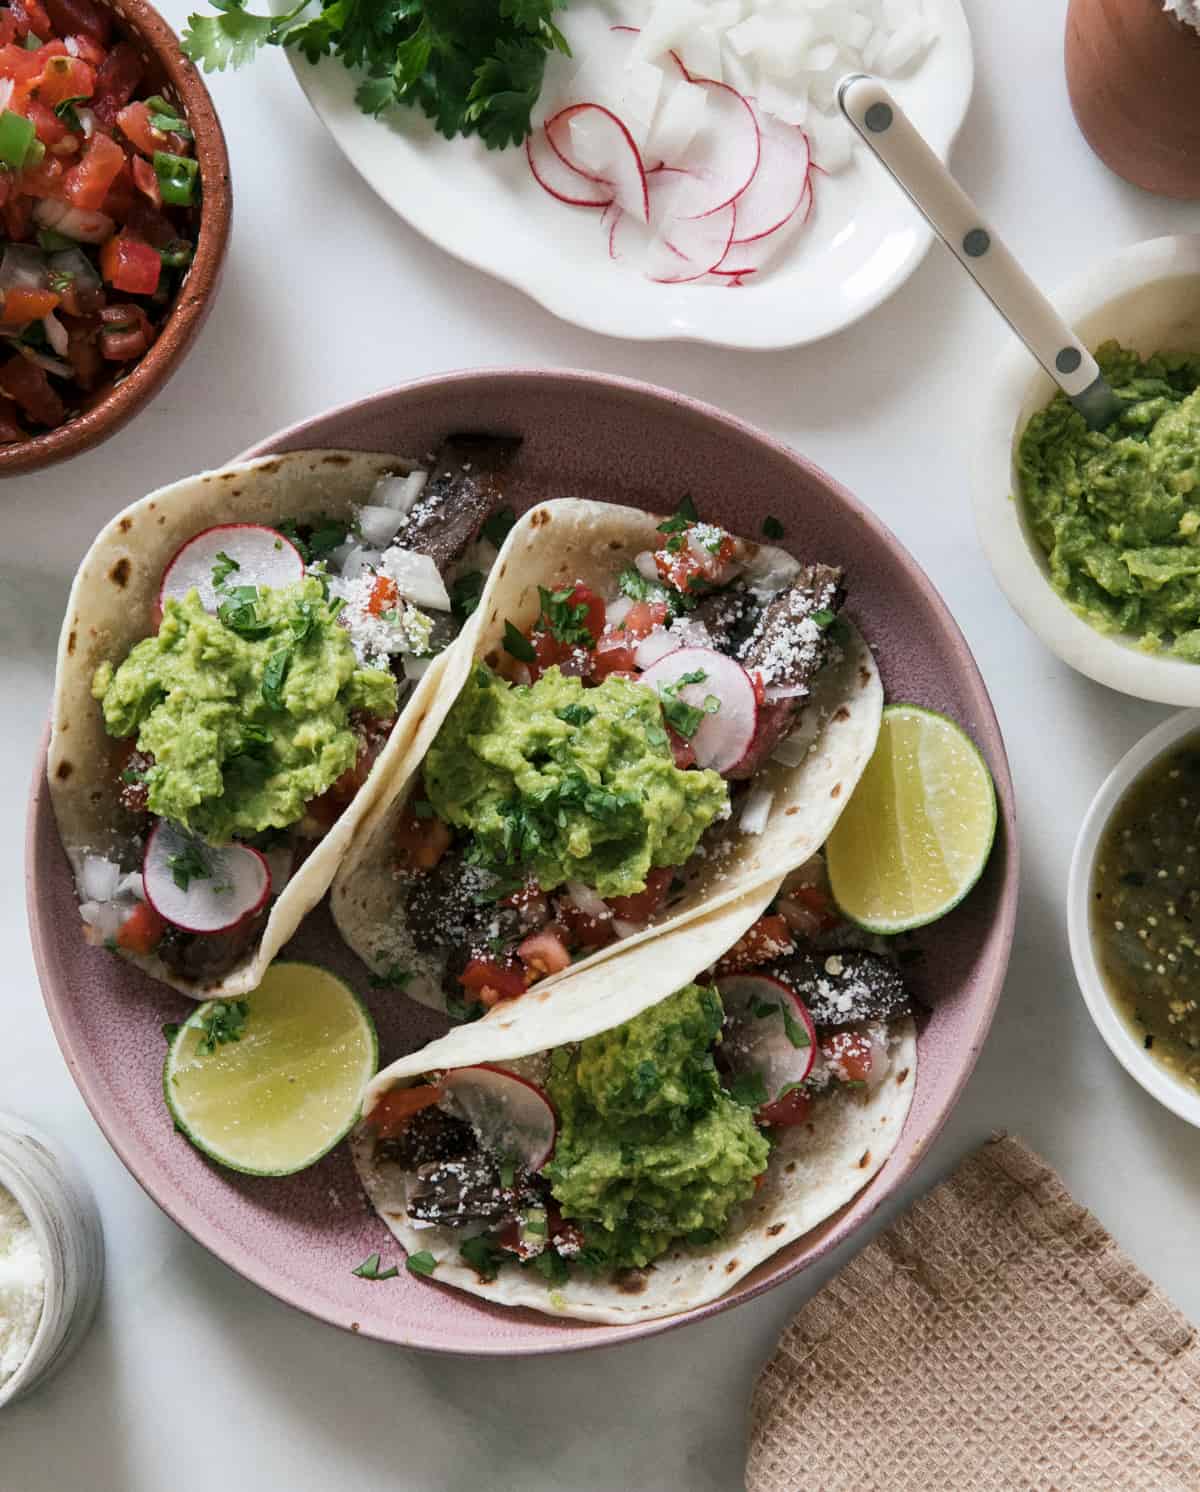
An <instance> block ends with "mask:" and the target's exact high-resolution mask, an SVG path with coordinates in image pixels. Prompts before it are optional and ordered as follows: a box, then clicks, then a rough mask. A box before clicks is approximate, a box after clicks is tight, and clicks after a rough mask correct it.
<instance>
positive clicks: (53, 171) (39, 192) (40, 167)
mask: <svg viewBox="0 0 1200 1492" xmlns="http://www.w3.org/2000/svg"><path fill="white" fill-rule="evenodd" d="M16 180H17V182H18V183H19V189H20V191H22V192H23V193H24V194H25V195H26V196H27V197H48V198H50V199H52V200H53V201H58V202H61V201H62V200H63V198H64V194H65V192H66V187H67V168H66V166H65V165H64V164H63V162H62V161H60V160H58V159H57V158H56V157H55V156H52V155H47V156H44V157H43V158H42V160H41V161H39V162H38V164H37V165H36V166H35V167H34V168H33V169H32V170H29V169H28V168H27V169H26V170H24V171H22V172H21V174H20V176H19V177H17V178H16Z"/></svg>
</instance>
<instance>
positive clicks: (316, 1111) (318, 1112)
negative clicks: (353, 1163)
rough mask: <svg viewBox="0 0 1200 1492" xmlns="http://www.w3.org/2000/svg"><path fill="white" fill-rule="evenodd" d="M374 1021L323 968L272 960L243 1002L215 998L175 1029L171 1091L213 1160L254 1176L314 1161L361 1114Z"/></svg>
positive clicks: (176, 1110) (192, 1135)
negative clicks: (264, 974)
mask: <svg viewBox="0 0 1200 1492" xmlns="http://www.w3.org/2000/svg"><path fill="white" fill-rule="evenodd" d="M378 1061H379V1044H378V1042H377V1041H376V1038H375V1027H374V1024H373V1023H372V1021H371V1017H370V1016H369V1015H368V1014H367V1011H366V1008H365V1007H364V1006H363V1004H362V1002H361V1001H360V1000H359V998H358V996H357V995H356V994H355V993H354V991H353V990H352V989H351V988H350V987H349V986H348V985H346V984H344V983H343V982H342V981H341V980H340V979H337V978H335V977H334V975H332V974H330V973H329V971H328V970H327V969H322V968H319V967H318V966H317V965H316V964H299V963H278V964H272V965H271V967H270V968H269V969H268V970H267V973H266V977H265V978H264V979H263V982H262V983H261V984H260V985H259V986H258V988H257V989H256V990H252V991H251V992H250V993H249V994H248V995H245V996H243V997H242V999H240V1000H208V1001H206V1002H205V1003H204V1004H203V1005H199V1006H197V1007H196V1010H195V1012H194V1013H193V1014H192V1015H191V1016H190V1017H189V1019H188V1020H187V1021H186V1022H185V1023H184V1024H183V1025H182V1026H180V1028H179V1030H178V1031H177V1032H176V1033H175V1035H174V1037H173V1039H172V1041H171V1045H170V1048H169V1050H168V1052H167V1061H166V1065H165V1067H164V1069H163V1092H164V1094H165V1095H166V1100H167V1107H168V1108H169V1109H170V1110H171V1113H172V1115H173V1116H174V1118H175V1122H176V1124H177V1125H178V1126H179V1128H180V1129H181V1130H183V1132H184V1134H186V1135H187V1137H188V1139H189V1140H191V1142H192V1144H193V1145H195V1146H196V1147H197V1148H198V1149H200V1150H203V1151H204V1153H205V1154H206V1155H208V1156H211V1157H212V1159H213V1160H215V1161H219V1162H220V1163H221V1165H223V1166H229V1167H230V1168H231V1169H232V1170H235V1171H246V1172H248V1173H249V1174H250V1175H252V1176H288V1175H291V1173H292V1172H293V1171H302V1170H303V1169H304V1167H305V1166H311V1165H312V1164H313V1162H314V1161H317V1160H320V1158H321V1157H322V1156H323V1155H324V1154H325V1153H326V1152H327V1151H329V1150H331V1149H332V1148H333V1146H334V1145H336V1144H337V1142H338V1141H339V1140H340V1139H342V1138H343V1136H345V1135H346V1134H347V1133H348V1132H349V1130H350V1129H351V1128H353V1126H354V1124H355V1122H356V1121H357V1119H358V1116H359V1108H360V1101H361V1099H362V1092H363V1089H364V1087H365V1086H366V1085H367V1083H368V1082H369V1081H370V1080H371V1078H372V1077H374V1075H375V1069H376V1066H377V1065H378Z"/></svg>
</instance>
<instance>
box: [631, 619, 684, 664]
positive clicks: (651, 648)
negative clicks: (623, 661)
mask: <svg viewBox="0 0 1200 1492" xmlns="http://www.w3.org/2000/svg"><path fill="white" fill-rule="evenodd" d="M682 646H683V642H682V641H681V639H680V638H678V637H677V636H676V635H675V633H674V632H670V631H668V629H667V628H666V627H655V629H654V631H653V632H648V633H647V634H646V636H645V637H643V638H642V640H641V642H639V643H638V645H637V648H636V649H635V650H634V654H633V661H634V662H635V663H636V664H637V666H638V667H639V668H641V669H646V668H649V667H650V665H651V664H652V663H657V662H658V660H659V659H660V658H665V657H666V656H667V654H668V653H674V652H678V650H679V649H680V648H681V647H682Z"/></svg>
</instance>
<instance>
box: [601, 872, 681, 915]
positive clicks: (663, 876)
mask: <svg viewBox="0 0 1200 1492" xmlns="http://www.w3.org/2000/svg"><path fill="white" fill-rule="evenodd" d="M674 874H675V872H674V870H672V868H671V867H670V866H669V865H662V866H659V867H658V868H657V869H656V870H651V871H649V872H648V873H647V876H646V889H645V890H644V891H636V892H634V894H633V895H632V896H610V897H607V898H606V901H607V904H608V906H609V907H611V908H612V914H613V916H614V917H620V918H621V919H622V921H624V922H649V921H650V918H651V917H652V916H653V915H654V913H655V912H656V911H658V908H659V906H660V905H661V903H662V899H663V897H664V896H666V894H667V887H668V886H669V885H670V884H671V877H672V876H673V875H674Z"/></svg>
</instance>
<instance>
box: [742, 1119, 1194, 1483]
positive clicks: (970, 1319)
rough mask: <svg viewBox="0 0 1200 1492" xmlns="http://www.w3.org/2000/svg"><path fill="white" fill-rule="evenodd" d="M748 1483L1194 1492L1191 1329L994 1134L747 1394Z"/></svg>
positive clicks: (1058, 1189)
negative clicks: (748, 1422) (989, 1141)
mask: <svg viewBox="0 0 1200 1492" xmlns="http://www.w3.org/2000/svg"><path fill="white" fill-rule="evenodd" d="M746 1488H747V1492H810V1489H811V1492H874V1489H876V1488H879V1489H886V1492H910V1489H911V1492H943V1489H946V1492H1015V1489H1026V1488H1029V1489H1039V1492H1040V1489H1054V1492H1060V1489H1061V1492H1091V1489H1093V1488H1094V1489H1097V1492H1101V1489H1102V1492H1118V1489H1122V1492H1123V1489H1126V1488H1129V1489H1140V1488H1146V1489H1147V1492H1151V1489H1152V1492H1176V1489H1178V1492H1197V1489H1200V1347H1198V1345H1197V1340H1196V1330H1195V1328H1194V1327H1193V1326H1192V1325H1191V1324H1190V1323H1189V1322H1188V1321H1187V1320H1185V1319H1184V1317H1183V1316H1181V1315H1180V1313H1179V1312H1178V1311H1177V1310H1176V1309H1175V1307H1174V1306H1173V1305H1172V1304H1171V1303H1170V1301H1168V1300H1167V1298H1166V1297H1165V1296H1164V1295H1163V1294H1162V1292H1161V1291H1160V1290H1159V1289H1158V1288H1157V1287H1156V1286H1155V1285H1153V1284H1152V1283H1151V1282H1150V1281H1149V1280H1148V1279H1147V1278H1146V1276H1145V1275H1144V1274H1142V1272H1141V1271H1140V1270H1139V1269H1136V1268H1135V1267H1134V1265H1133V1264H1132V1263H1131V1262H1130V1260H1129V1259H1127V1258H1126V1257H1125V1255H1124V1254H1123V1253H1122V1252H1121V1250H1120V1249H1119V1248H1118V1247H1117V1246H1116V1244H1115V1243H1114V1242H1113V1241H1112V1239H1111V1238H1110V1237H1109V1236H1108V1234H1107V1233H1106V1232H1105V1231H1104V1229H1103V1228H1102V1227H1101V1226H1100V1224H1099V1223H1098V1222H1097V1221H1096V1219H1095V1218H1094V1217H1093V1216H1092V1215H1091V1213H1090V1212H1088V1211H1087V1210H1086V1209H1085V1208H1083V1207H1080V1206H1078V1205H1077V1204H1076V1203H1075V1202H1073V1201H1072V1200H1071V1198H1070V1196H1068V1194H1067V1191H1066V1189H1065V1188H1064V1186H1063V1184H1062V1182H1061V1181H1060V1180H1059V1178H1058V1177H1057V1176H1056V1175H1055V1173H1054V1172H1053V1171H1052V1170H1050V1168H1049V1167H1048V1166H1047V1165H1046V1164H1045V1163H1044V1162H1043V1161H1041V1160H1040V1159H1039V1158H1038V1157H1037V1156H1036V1155H1034V1154H1033V1152H1032V1151H1030V1150H1027V1149H1026V1148H1025V1147H1024V1146H1023V1145H1021V1144H1019V1143H1018V1142H1017V1141H1016V1140H1012V1139H1004V1138H999V1139H996V1140H993V1141H992V1142H991V1143H990V1144H987V1145H985V1146H984V1147H983V1148H982V1149H981V1150H979V1151H978V1152H977V1153H976V1154H975V1155H973V1156H971V1157H970V1158H969V1159H968V1160H966V1161H964V1163H963V1164H962V1166H960V1168H959V1169H958V1171H957V1172H956V1173H955V1174H954V1176H952V1177H951V1179H950V1180H949V1181H947V1182H946V1183H945V1184H944V1185H943V1186H939V1187H938V1188H937V1189H936V1190H935V1191H933V1192H932V1193H931V1194H930V1195H929V1196H927V1197H926V1198H925V1199H924V1200H923V1201H921V1202H918V1203H917V1205H916V1206H915V1207H913V1208H912V1210H911V1211H910V1212H908V1213H907V1214H906V1215H905V1216H904V1217H902V1218H901V1219H900V1220H899V1221H898V1222H896V1223H895V1224H893V1226H892V1227H890V1228H889V1229H888V1230H887V1231H886V1232H885V1233H883V1234H881V1235H880V1237H879V1238H878V1239H876V1241H875V1242H874V1243H872V1244H870V1245H869V1246H868V1247H867V1248H865V1249H864V1250H863V1251H862V1253H860V1254H859V1255H858V1256H857V1258H855V1259H853V1260H852V1261H851V1262H850V1264H848V1265H847V1266H846V1268H845V1269H843V1270H842V1272H841V1274H839V1275H838V1276H837V1277H836V1278H835V1279H834V1280H833V1281H831V1283H830V1284H828V1285H827V1286H826V1287H825V1289H824V1290H822V1291H821V1292H820V1294H818V1295H817V1296H816V1297H815V1298H814V1299H813V1300H811V1301H810V1302H809V1303H808V1305H806V1306H805V1308H804V1309H803V1310H802V1311H801V1312H800V1314H799V1315H798V1316H797V1317H796V1318H795V1319H794V1320H793V1321H792V1322H791V1324H790V1325H789V1326H788V1327H787V1329H786V1330H785V1331H784V1333H783V1336H782V1337H781V1338H780V1340H779V1344H778V1346H777V1347H776V1349H775V1353H774V1355H773V1356H772V1358H771V1360H770V1361H769V1362H768V1363H767V1365H766V1367H765V1368H764V1369H763V1371H762V1373H761V1375H760V1377H759V1380H758V1383H757V1384H756V1386H755V1390H754V1397H753V1400H752V1402H751V1409H750V1450H749V1458H748V1461H747V1466H746Z"/></svg>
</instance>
